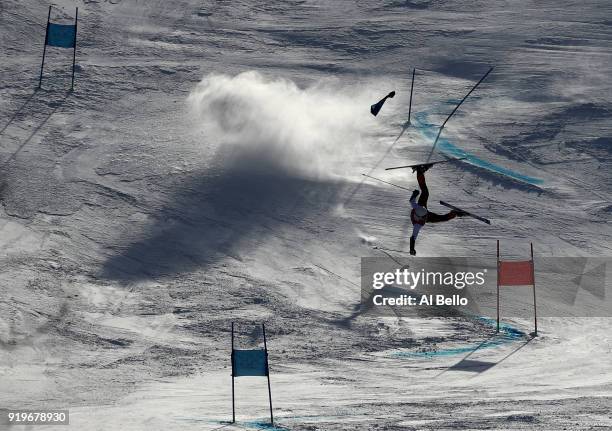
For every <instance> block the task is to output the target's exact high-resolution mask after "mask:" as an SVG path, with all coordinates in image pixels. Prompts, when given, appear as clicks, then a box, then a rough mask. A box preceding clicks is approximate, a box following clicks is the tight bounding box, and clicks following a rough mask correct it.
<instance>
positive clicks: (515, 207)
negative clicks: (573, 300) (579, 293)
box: [0, 0, 612, 430]
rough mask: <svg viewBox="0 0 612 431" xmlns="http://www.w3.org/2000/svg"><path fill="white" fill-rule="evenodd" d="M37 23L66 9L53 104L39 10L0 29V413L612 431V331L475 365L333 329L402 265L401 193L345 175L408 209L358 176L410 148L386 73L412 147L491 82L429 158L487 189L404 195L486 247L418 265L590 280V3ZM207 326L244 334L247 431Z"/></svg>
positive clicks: (570, 332) (375, 322) (417, 153)
mask: <svg viewBox="0 0 612 431" xmlns="http://www.w3.org/2000/svg"><path fill="white" fill-rule="evenodd" d="M54 4H55V5H56V7H55V8H54V12H53V14H52V17H53V19H52V20H53V21H54V22H60V23H70V22H71V20H72V19H73V16H74V7H75V6H78V7H79V28H78V50H77V60H76V63H77V68H76V85H75V91H74V92H68V91H67V90H68V89H69V87H70V67H71V61H72V56H71V51H70V50H64V49H60V48H52V47H49V48H48V49H47V54H46V62H45V69H44V79H43V82H42V88H41V89H38V90H36V87H37V85H38V74H39V71H40V60H41V54H42V48H43V42H44V33H45V22H46V18H47V12H48V5H49V4H48V3H46V2H40V1H34V0H19V1H18V0H3V1H2V3H0V34H1V36H2V39H1V40H2V43H1V44H0V64H1V66H2V67H1V68H0V70H1V73H2V75H1V79H0V88H1V92H0V202H1V205H0V410H1V409H31V410H35V409H43V408H44V409H69V410H70V420H71V425H70V426H65V427H61V426H57V427H50V428H49V429H79V430H110V429H121V430H150V429H164V430H175V429H176V430H183V429H189V430H191V429H194V430H195V429H198V430H213V429H224V430H231V429H291V430H315V429H321V430H352V429H380V430H399V429H428V430H441V429H541V430H557V429H568V430H569V429H571V430H578V429H612V415H611V408H610V406H611V405H612V338H611V335H610V330H609V328H610V324H611V323H612V318H608V317H598V318H595V317H572V318H562V317H556V318H552V317H550V318H542V319H540V321H539V327H540V328H539V329H540V335H539V336H538V337H536V338H533V339H531V338H529V337H527V336H520V337H516V338H514V339H510V340H507V341H505V342H502V343H499V344H495V345H492V346H488V345H487V344H486V342H487V340H489V339H491V337H495V334H494V328H493V327H492V326H491V325H489V324H487V323H486V322H483V321H480V320H478V319H476V320H474V319H470V318H467V317H454V318H433V317H419V316H413V317H393V318H391V317H376V316H372V315H368V314H367V313H364V312H363V310H361V309H360V307H359V302H360V280H359V276H360V258H361V257H366V256H377V257H382V258H385V257H389V258H393V257H394V256H397V257H407V254H406V253H405V251H407V249H408V237H409V235H410V232H411V229H412V226H411V223H410V219H409V211H410V205H409V203H408V198H409V193H410V192H408V191H405V190H401V189H397V188H393V187H391V186H388V185H386V184H383V183H377V182H375V181H371V180H364V177H363V176H362V175H361V174H362V173H368V174H370V175H374V176H378V177H380V178H383V179H384V180H385V181H390V182H394V183H396V184H399V185H401V186H402V187H406V188H408V189H409V190H412V189H413V188H415V187H416V180H415V178H414V176H413V175H411V174H410V173H409V172H408V171H406V170H396V171H388V172H385V171H384V168H385V167H388V166H397V165H402V164H410V163H417V162H420V161H423V160H425V159H427V157H428V155H429V152H430V150H431V144H432V139H431V137H430V136H428V135H427V133H426V128H423V127H421V128H419V127H415V125H414V124H413V125H411V126H409V127H405V126H406V121H407V114H408V101H409V95H410V80H411V72H412V68H413V67H416V68H417V75H416V80H415V93H414V99H413V111H412V114H413V120H414V121H416V120H417V119H420V120H421V121H427V122H430V123H432V124H435V125H439V124H441V123H442V122H443V121H444V119H445V118H446V116H447V115H448V113H450V111H451V110H452V108H453V103H456V102H457V101H458V100H459V99H461V97H463V96H464V95H465V93H466V92H467V91H468V90H469V89H470V88H471V86H472V85H473V84H474V83H475V82H476V81H477V80H478V79H479V78H480V77H481V76H482V74H484V72H486V70H487V68H488V67H489V66H495V69H494V70H493V72H492V73H491V75H490V76H489V77H488V78H487V80H485V81H484V82H483V84H481V86H480V87H479V88H478V89H477V90H476V91H475V92H474V94H473V95H472V96H470V98H469V99H467V101H466V102H465V104H464V105H463V106H462V107H461V109H460V110H459V111H458V112H457V114H456V116H455V117H453V118H452V119H451V120H450V121H449V123H448V124H447V126H446V127H445V129H444V131H443V134H442V137H443V138H445V139H447V140H448V141H449V142H450V143H452V145H454V146H455V147H456V148H460V149H461V151H465V152H467V153H469V154H470V156H472V157H474V158H478V159H479V160H484V161H486V162H487V163H489V164H491V166H489V165H487V166H483V164H482V163H480V162H478V161H473V160H472V161H470V160H468V161H467V162H453V163H445V164H442V165H440V166H437V167H434V168H432V170H431V171H429V172H428V176H427V178H428V184H429V187H430V191H431V194H432V197H431V198H430V203H431V204H430V205H431V206H432V207H433V208H435V210H436V211H440V212H442V211H444V210H443V209H442V208H441V207H440V206H439V205H437V200H439V199H443V200H447V201H449V202H451V203H453V204H456V205H458V206H460V207H465V208H466V209H469V210H470V211H473V212H475V213H478V214H482V215H484V216H485V217H487V218H490V219H491V221H492V225H491V226H488V225H485V224H482V223H479V222H476V221H475V220H473V219H470V220H468V219H460V220H455V221H452V222H449V223H444V224H440V225H437V226H435V227H433V226H429V225H427V226H425V227H424V228H423V230H422V232H421V234H420V236H419V241H418V244H417V249H418V251H419V256H483V255H488V256H491V257H494V256H495V241H496V240H497V239H499V240H500V241H501V243H502V247H503V252H504V255H505V256H509V257H521V256H522V257H525V256H528V253H529V246H528V243H529V242H530V241H531V242H533V243H534V249H535V252H536V255H538V256H547V257H567V256H582V257H588V256H597V257H606V256H608V257H609V256H610V253H611V252H610V250H611V248H612V245H611V244H612V229H611V225H610V214H611V211H612V206H611V205H612V204H611V201H612V174H611V170H610V162H611V161H612V153H611V151H612V125H611V123H610V115H611V113H612V102H610V99H611V96H612V83H611V81H610V77H609V71H610V70H611V67H612V4H611V3H610V2H609V1H607V0H593V1H589V2H576V1H567V0H562V1H552V0H545V1H531V0H526V1H522V2H507V1H500V0H492V1H487V2H482V1H468V0H405V1H394V0H386V1H370V0H366V1H359V2H355V1H316V0H311V1H242V0H240V1H233V2H225V1H224V2H221V1H218V2H217V1H195V0H177V1H171V2H170V1H161V0H147V1H144V0H112V1H111V0H83V1H79V2H72V1H68V0H58V1H55V3H54ZM391 90H395V91H396V92H397V95H396V96H395V97H394V98H393V99H389V100H387V102H386V104H385V106H384V107H383V109H382V111H381V113H380V114H379V115H378V116H377V117H373V116H371V115H370V113H369V106H370V104H372V103H374V102H376V101H377V100H379V99H380V98H381V97H383V96H384V95H385V94H387V93H388V92H389V91H391ZM421 125H423V124H421ZM445 148H446V149H445ZM444 151H446V154H449V153H448V148H447V147H444V146H442V147H439V148H437V150H436V152H435V154H434V155H433V157H434V158H436V159H442V158H444ZM474 160H476V159H474ZM479 163H480V164H479ZM496 167H503V168H504V169H506V170H508V172H511V174H510V175H507V174H504V173H500V172H499V169H498V168H496ZM496 169H497V170H496ZM512 175H515V177H514V178H513V177H512ZM517 176H519V177H521V178H535V179H537V180H538V181H536V182H533V181H532V182H531V183H530V181H529V180H521V179H517V178H516V177H517ZM376 247H379V248H376ZM381 248H386V249H387V252H384V251H382V250H381ZM389 250H391V251H389ZM607 280H609V276H608V279H607ZM608 283H609V281H608ZM586 295H588V293H586ZM231 322H235V323H236V342H237V343H238V345H239V346H241V347H249V346H251V347H255V346H261V341H262V337H261V335H262V334H261V330H260V329H259V327H258V326H257V325H258V324H259V323H261V322H265V323H266V333H267V336H268V347H269V349H270V368H271V384H272V397H273V403H274V413H275V423H276V428H274V427H270V426H267V425H266V421H267V420H268V419H267V415H268V407H267V387H266V382H265V379H261V378H254V377H247V378H240V379H237V380H236V395H237V411H236V413H237V419H238V422H237V423H236V424H233V425H230V424H228V423H226V421H228V420H229V419H231V377H230V369H231V367H230V351H231V349H230V323H231ZM506 323H507V324H509V325H512V327H515V328H519V329H521V330H522V331H525V332H529V331H530V330H531V327H530V325H531V322H530V321H529V320H523V319H511V320H507V321H506ZM481 343H485V344H484V345H487V347H486V348H478V346H479V345H481ZM452 351H456V353H455V354H444V352H452ZM406 352H407V353H408V354H404V353H406ZM415 352H416V353H419V352H421V353H423V352H431V353H432V354H412V353H415ZM436 352H438V353H440V354H436ZM0 426H2V425H0ZM10 429H28V428H27V427H24V426H17V425H13V426H11V428H10Z"/></svg>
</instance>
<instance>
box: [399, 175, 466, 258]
mask: <svg viewBox="0 0 612 431" xmlns="http://www.w3.org/2000/svg"><path fill="white" fill-rule="evenodd" d="M430 167H431V165H421V166H417V167H416V168H414V171H416V173H417V181H418V183H419V188H420V189H421V192H420V193H421V196H420V197H419V200H418V201H417V200H416V197H417V196H418V195H419V191H418V190H415V191H413V192H412V196H411V197H410V205H412V211H411V212H410V220H411V221H412V236H411V237H410V254H411V255H413V256H414V255H415V254H416V250H415V248H414V244H415V242H416V239H417V235H418V234H419V231H420V230H421V228H422V227H423V226H424V225H425V223H439V222H443V221H448V220H452V219H454V218H455V217H457V216H459V217H461V216H463V215H465V213H463V212H460V211H455V210H452V211H450V212H449V213H447V214H444V215H440V214H436V213H433V212H431V211H429V210H428V209H427V199H428V198H429V190H428V189H427V183H425V171H426V170H428V169H429V168H430Z"/></svg>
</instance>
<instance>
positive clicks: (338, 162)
mask: <svg viewBox="0 0 612 431" xmlns="http://www.w3.org/2000/svg"><path fill="white" fill-rule="evenodd" d="M380 92H381V91H380V89H378V91H377V92H376V91H373V90H372V89H370V88H369V87H368V86H367V85H359V84H354V85H353V86H352V88H350V87H348V86H345V85H342V84H340V83H338V82H337V81H328V82H322V83H316V84H314V85H311V86H309V87H307V88H300V87H298V86H297V85H296V84H295V83H294V82H292V81H290V80H287V79H284V78H278V77H276V78H269V77H264V76H263V75H261V74H260V73H258V72H254V71H249V72H244V73H241V74H239V75H236V76H228V75H221V74H210V75H208V76H206V77H204V79H203V80H202V81H201V82H200V83H199V84H198V86H197V87H196V88H195V89H194V90H193V91H192V93H191V94H190V95H189V98H188V103H189V104H190V105H191V108H192V109H193V111H194V113H195V115H196V117H197V121H198V122H199V123H200V124H201V125H202V126H203V127H204V129H205V131H206V133H207V134H208V135H209V136H210V137H212V138H214V139H217V140H218V141H219V142H221V143H222V147H221V148H220V150H221V151H223V153H224V154H226V155H227V154H229V155H230V158H231V161H232V163H237V164H241V163H246V164H248V165H249V169H262V170H266V171H267V170H275V171H276V172H278V173H282V172H284V173H290V174H292V175H300V176H305V177H311V178H322V177H329V176H338V175H344V174H346V173H347V172H349V169H351V168H352V171H354V170H355V166H353V165H354V162H355V161H356V160H357V159H356V158H358V157H359V155H360V154H363V153H362V152H363V151H367V146H368V145H372V144H371V142H372V139H368V136H367V135H368V134H372V133H374V132H375V131H376V130H377V128H378V127H380V126H378V124H377V123H376V121H375V120H374V117H372V116H371V115H370V113H369V108H370V105H371V104H372V103H374V102H375V101H376V100H377V98H379V96H380V94H379V93H380ZM369 142H370V143H369ZM368 143H369V144H368ZM226 157H227V156H226ZM353 173H354V172H353Z"/></svg>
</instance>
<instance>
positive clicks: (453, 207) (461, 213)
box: [440, 201, 491, 224]
mask: <svg viewBox="0 0 612 431" xmlns="http://www.w3.org/2000/svg"><path fill="white" fill-rule="evenodd" d="M440 204H441V205H444V206H445V207H448V208H450V209H452V210H455V211H456V212H457V215H461V216H469V217H472V218H475V219H476V220H480V221H482V222H485V223H486V224H491V220H489V219H486V218H484V217H481V216H479V215H476V214H472V213H470V212H467V211H465V210H463V209H461V208H458V207H456V206H454V205H451V204H449V203H446V202H444V201H440Z"/></svg>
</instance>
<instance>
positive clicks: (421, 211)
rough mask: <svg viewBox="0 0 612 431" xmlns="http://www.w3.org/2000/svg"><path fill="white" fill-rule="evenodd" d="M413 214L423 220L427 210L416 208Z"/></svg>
mask: <svg viewBox="0 0 612 431" xmlns="http://www.w3.org/2000/svg"><path fill="white" fill-rule="evenodd" d="M414 213H415V214H416V216H417V217H418V218H425V216H426V215H427V208H425V207H420V206H419V207H416V209H415V210H414Z"/></svg>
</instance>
